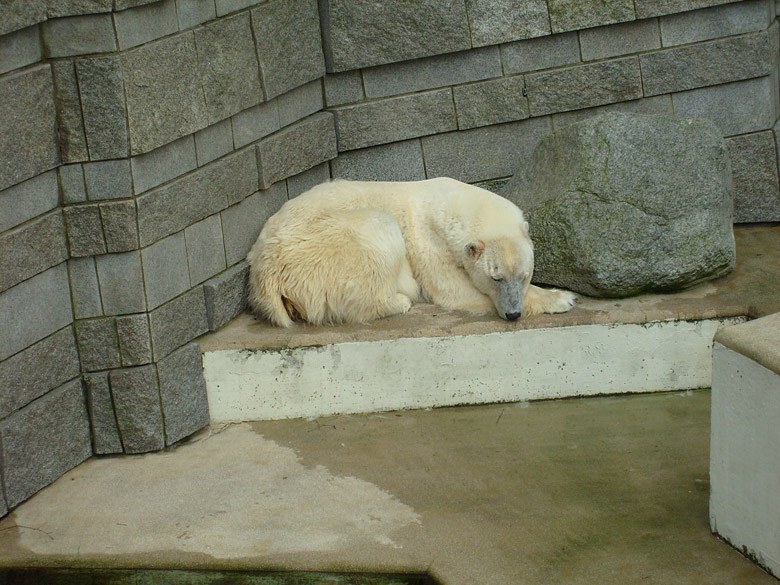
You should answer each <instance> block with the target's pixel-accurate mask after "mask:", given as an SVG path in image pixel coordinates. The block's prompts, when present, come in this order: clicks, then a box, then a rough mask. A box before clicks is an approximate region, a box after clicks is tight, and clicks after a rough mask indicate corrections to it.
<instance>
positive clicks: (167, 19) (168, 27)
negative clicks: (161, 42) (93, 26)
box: [114, 0, 179, 51]
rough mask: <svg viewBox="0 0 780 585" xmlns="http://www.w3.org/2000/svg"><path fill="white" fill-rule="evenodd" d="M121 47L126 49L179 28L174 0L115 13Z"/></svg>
mask: <svg viewBox="0 0 780 585" xmlns="http://www.w3.org/2000/svg"><path fill="white" fill-rule="evenodd" d="M114 23H115V26H116V36H117V39H118V41H119V48H120V49H121V50H122V51H124V50H125V49H130V48H132V47H137V46H138V45H142V44H144V43H148V42H149V41H153V40H155V39H159V38H160V37H164V36H167V35H170V34H173V33H175V32H178V30H179V20H178V18H177V16H176V5H175V4H174V0H163V1H162V2H153V3H151V4H148V5H145V6H141V7H138V8H133V9H130V10H123V11H121V12H116V13H114Z"/></svg>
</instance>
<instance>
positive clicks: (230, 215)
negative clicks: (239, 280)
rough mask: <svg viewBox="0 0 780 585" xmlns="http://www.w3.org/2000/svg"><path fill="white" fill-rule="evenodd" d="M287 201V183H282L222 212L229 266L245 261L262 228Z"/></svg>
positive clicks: (226, 256) (223, 232)
mask: <svg viewBox="0 0 780 585" xmlns="http://www.w3.org/2000/svg"><path fill="white" fill-rule="evenodd" d="M285 201H287V187H286V185H285V183H284V182H280V183H276V184H275V185H273V186H272V187H271V188H270V189H267V190H265V191H260V192H258V193H255V194H254V195H252V196H250V197H247V198H246V199H244V200H243V201H242V202H241V203H239V204H238V205H233V206H231V207H229V208H228V209H226V210H225V211H223V212H222V214H221V215H222V234H223V236H224V238H225V258H226V260H227V265H228V266H232V265H233V264H235V263H237V262H240V261H241V260H243V259H244V258H245V257H246V255H247V253H248V252H249V249H250V248H251V247H252V244H254V243H255V240H257V236H258V235H259V234H260V229H261V228H262V227H263V224H265V222H266V221H267V220H268V218H269V217H271V216H272V215H273V214H274V213H276V212H277V211H278V210H279V208H280V207H281V206H282V205H284V203H285Z"/></svg>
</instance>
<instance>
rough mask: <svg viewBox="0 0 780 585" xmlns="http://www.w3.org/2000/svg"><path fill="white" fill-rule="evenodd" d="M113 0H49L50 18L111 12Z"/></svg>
mask: <svg viewBox="0 0 780 585" xmlns="http://www.w3.org/2000/svg"><path fill="white" fill-rule="evenodd" d="M113 5H114V2H113V0H48V2H47V8H48V10H47V13H48V16H49V18H59V17H62V16H73V15H77V14H98V13H103V12H111V8H112V7H113Z"/></svg>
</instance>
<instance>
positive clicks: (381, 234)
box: [247, 178, 576, 327]
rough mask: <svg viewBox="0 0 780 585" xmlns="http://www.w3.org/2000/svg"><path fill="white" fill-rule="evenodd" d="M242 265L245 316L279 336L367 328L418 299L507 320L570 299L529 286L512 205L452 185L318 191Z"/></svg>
mask: <svg viewBox="0 0 780 585" xmlns="http://www.w3.org/2000/svg"><path fill="white" fill-rule="evenodd" d="M247 260H248V261H249V266H250V275H249V303H250V305H251V307H252V309H253V310H254V311H255V312H256V313H257V314H259V315H262V316H263V317H265V318H267V319H269V320H270V321H271V322H272V323H274V324H275V325H279V326H281V327H289V326H291V325H292V324H293V319H295V320H304V321H307V322H309V323H313V324H316V325H319V324H323V323H340V322H348V323H362V322H367V321H371V320H373V319H378V318H382V317H387V316H390V315H395V314H398V313H404V312H406V311H408V310H409V309H410V307H411V306H412V304H413V303H415V302H417V301H421V300H426V301H429V302H433V303H435V304H437V305H440V306H442V307H445V308H448V309H459V310H463V311H468V312H471V313H488V312H492V311H496V312H498V315H499V316H500V317H502V318H503V319H507V320H514V319H517V318H518V317H519V316H520V315H521V313H522V314H523V315H533V314H536V313H542V312H545V313H557V312H563V311H568V310H569V309H570V308H571V307H572V306H573V305H574V303H575V302H576V297H575V296H574V295H573V294H572V293H570V292H568V291H559V290H547V289H541V288H538V287H536V286H534V285H531V276H532V274H533V244H532V243H531V239H530V237H529V235H528V224H527V223H526V222H525V220H524V218H523V214H522V212H521V211H520V210H519V209H518V208H517V207H516V206H515V205H514V204H513V203H511V202H509V201H507V200H506V199H504V198H503V197H500V196H498V195H495V194H493V193H491V192H490V191H486V190H485V189H480V188H479V187H475V186H473V185H468V184H466V183H461V182H460V181H456V180H454V179H448V178H438V179H429V180H426V181H414V182H360V181H343V180H335V181H332V182H328V183H323V184H321V185H318V186H317V187H314V188H313V189H311V190H309V191H307V192H306V193H304V194H302V195H300V196H299V197H297V198H295V199H292V200H291V201H288V202H287V203H285V204H284V205H283V206H282V207H281V209H280V210H279V211H278V212H277V213H276V214H275V215H273V216H272V217H271V218H270V219H269V220H268V221H267V222H266V224H265V226H264V227H263V229H262V231H261V232H260V235H259V236H258V238H257V241H256V242H255V244H254V246H253V247H252V249H251V251H250V252H249V254H248V256H247Z"/></svg>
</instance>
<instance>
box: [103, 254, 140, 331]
mask: <svg viewBox="0 0 780 585" xmlns="http://www.w3.org/2000/svg"><path fill="white" fill-rule="evenodd" d="M95 262H96V263H97V273H98V277H99V282H100V294H101V298H102V299H103V312H104V314H106V315H124V314H127V313H138V312H140V311H145V310H146V297H145V296H144V282H143V274H142V269H141V255H140V253H139V252H138V251H133V252H124V253H122V254H106V255H103V256H98V257H97V258H96V259H95Z"/></svg>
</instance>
